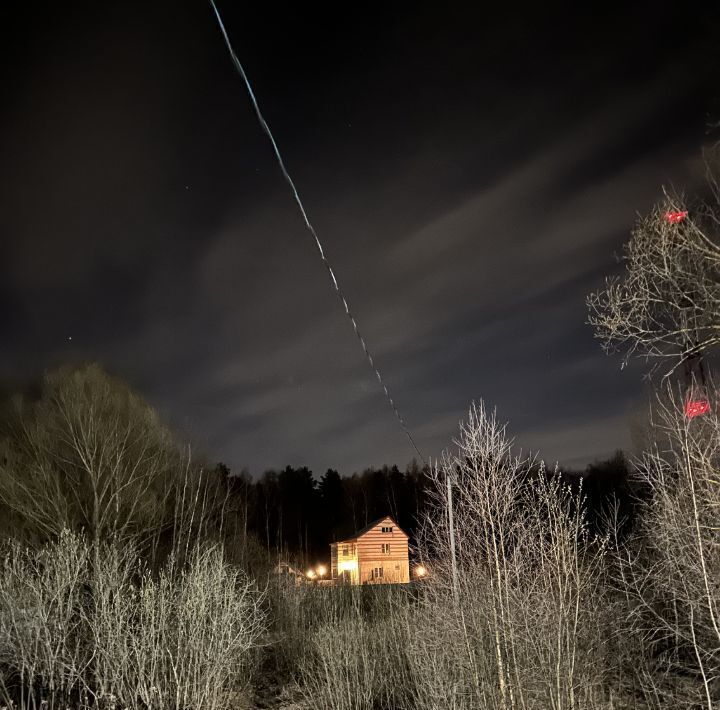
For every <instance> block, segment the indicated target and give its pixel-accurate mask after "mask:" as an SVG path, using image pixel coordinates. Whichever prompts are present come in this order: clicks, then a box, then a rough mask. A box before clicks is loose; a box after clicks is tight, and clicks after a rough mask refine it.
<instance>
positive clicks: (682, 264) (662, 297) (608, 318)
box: [587, 163, 720, 372]
mask: <svg viewBox="0 0 720 710" xmlns="http://www.w3.org/2000/svg"><path fill="white" fill-rule="evenodd" d="M708 165H710V163H708ZM708 178H709V180H708V182H709V186H710V194H711V195H712V198H711V199H710V200H709V201H708V202H707V203H705V204H702V205H699V206H698V207H697V208H694V209H692V210H689V209H688V207H687V206H686V205H685V202H684V200H683V199H682V198H681V197H676V196H672V195H670V194H667V193H666V194H665V197H664V199H663V200H662V201H661V202H660V203H659V204H658V205H656V206H655V208H654V209H653V210H652V211H651V212H650V214H649V215H647V216H646V217H643V218H641V219H640V220H639V221H638V223H637V225H636V226H635V229H634V230H633V232H632V237H631V239H630V241H629V242H628V243H627V244H626V245H625V247H624V254H623V257H622V261H623V262H624V264H625V271H624V274H623V275H622V276H621V277H613V278H609V279H608V280H607V282H606V286H605V288H604V289H602V290H600V291H598V292H596V293H593V294H591V295H590V296H589V297H588V299H587V303H588V308H589V311H590V318H589V321H590V323H591V324H592V325H593V326H594V327H595V334H596V337H598V338H599V339H600V340H602V341H603V345H604V347H605V349H606V350H608V351H610V350H614V349H623V350H624V351H625V358H624V362H623V364H626V363H627V362H628V360H629V359H630V358H631V357H633V356H640V357H644V358H646V359H652V360H654V361H655V363H656V365H660V366H661V367H662V368H663V369H664V370H665V371H666V372H672V371H673V370H674V369H675V368H676V367H677V366H678V365H679V364H681V363H683V362H685V361H687V360H688V359H691V358H695V357H698V356H701V355H702V354H704V353H706V352H707V351H709V350H710V349H712V348H714V347H715V346H716V345H717V344H718V343H720V245H719V244H720V234H719V228H720V191H718V186H717V182H716V180H715V178H714V176H713V173H712V171H711V170H710V168H708Z"/></svg>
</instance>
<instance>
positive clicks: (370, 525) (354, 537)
mask: <svg viewBox="0 0 720 710" xmlns="http://www.w3.org/2000/svg"><path fill="white" fill-rule="evenodd" d="M384 520H389V521H390V522H391V523H392V524H393V525H394V526H395V527H396V528H397V529H398V532H401V533H402V534H403V535H405V537H407V536H408V535H407V533H406V532H405V531H404V530H403V529H402V528H401V527H400V526H399V525H398V524H397V523H396V522H395V520H394V519H393V518H391V517H390V516H389V515H383V516H382V518H378V519H377V520H373V521H372V522H371V523H368V524H367V525H366V526H365V527H364V528H360V530H358V531H357V532H355V533H353V534H352V535H351V536H350V537H347V538H345V539H344V540H338V541H337V542H336V543H334V544H336V545H339V544H341V543H343V542H351V541H352V540H357V539H358V538H359V537H361V536H363V535H364V534H365V533H366V532H369V531H370V530H372V529H373V528H374V527H375V526H376V525H379V524H380V523H382V522H383V521H384Z"/></svg>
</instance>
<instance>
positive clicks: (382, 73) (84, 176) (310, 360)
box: [0, 3, 717, 471]
mask: <svg viewBox="0 0 720 710" xmlns="http://www.w3.org/2000/svg"><path fill="white" fill-rule="evenodd" d="M106 5H107V7H105V8H104V9H100V8H99V7H98V6H93V9H89V10H88V11H87V12H86V13H83V12H79V11H77V10H72V11H71V10H68V11H67V12H68V13H69V14H66V13H64V12H60V11H59V10H58V9H57V8H55V9H54V10H52V11H50V12H51V14H50V15H48V16H43V15H42V13H40V15H39V16H40V17H44V20H42V21H41V22H40V24H37V23H35V24H33V23H28V21H27V20H28V17H27V16H18V17H16V18H15V26H16V27H17V28H18V34H17V36H16V39H15V42H14V43H13V44H11V45H10V47H9V49H7V50H6V51H8V52H9V57H10V60H11V61H12V64H13V66H15V68H16V69H17V71H16V73H15V79H14V81H13V82H12V83H11V84H10V86H9V91H10V100H9V101H8V102H7V104H6V106H5V108H4V109H3V115H2V126H0V128H2V133H0V147H1V148H2V151H3V155H5V156H6V158H5V159H4V160H3V164H2V166H1V167H0V186H2V197H0V203H1V204H0V206H1V207H2V216H1V217H0V220H1V222H2V223H1V224H0V227H1V228H2V234H3V240H2V242H1V243H0V257H1V258H2V260H1V262H0V276H1V277H2V278H1V280H0V297H1V298H0V316H2V318H3V324H4V326H5V335H6V337H5V338H4V344H3V345H4V347H3V348H2V350H1V351H0V375H2V377H3V378H4V379H5V380H13V381H14V380H17V379H22V378H23V377H31V376H33V374H35V373H37V372H38V371H40V370H42V369H43V368H46V367H49V366H52V365H53V364H57V363H59V362H64V361H73V360H82V359H98V360H100V361H102V362H103V363H105V364H106V366H107V367H109V368H110V369H111V370H113V371H114V372H116V373H117V374H119V375H120V376H122V377H125V378H126V379H128V380H129V381H131V382H132V383H133V384H134V385H135V386H137V387H138V388H139V389H141V390H142V391H143V392H144V393H145V394H146V395H147V396H148V397H149V398H150V399H151V401H152V402H153V403H154V404H155V405H156V406H158V408H159V409H160V410H161V411H162V412H163V413H164V414H165V415H166V416H167V417H168V418H170V419H171V421H172V422H173V423H174V424H175V425H176V426H177V427H179V428H181V429H182V430H184V431H185V432H187V433H188V434H189V435H191V436H192V437H193V439H194V440H195V441H196V444H197V446H198V447H199V448H201V449H203V450H205V451H207V452H208V453H210V454H211V455H212V456H214V457H216V458H221V459H223V460H225V461H227V462H228V463H230V464H231V465H233V466H234V467H241V466H249V467H250V468H251V469H252V470H254V471H258V470H260V469H262V468H264V467H270V466H281V465H284V464H286V463H292V464H307V465H309V466H311V467H313V468H314V469H315V470H316V471H320V470H322V469H324V468H325V467H327V466H334V467H339V468H340V469H342V470H344V471H351V470H353V469H357V468H361V467H364V466H367V465H372V464H380V463H385V462H398V463H403V462H405V461H407V460H409V459H410V458H411V457H412V453H413V452H412V450H411V448H410V447H409V445H408V442H407V441H406V440H405V439H404V437H403V434H402V431H401V430H400V428H399V427H398V426H397V422H396V421H395V420H394V418H393V416H392V412H391V411H390V409H389V407H388V406H387V403H386V402H385V401H384V399H383V397H382V394H381V392H380V390H379V388H378V386H377V382H376V381H375V380H374V379H373V376H372V373H371V372H370V370H369V368H368V367H367V363H366V362H365V360H364V356H363V354H362V352H361V350H360V348H359V346H358V344H357V341H356V340H355V338H354V335H353V333H352V329H351V327H350V325H349V323H348V322H347V321H346V320H345V318H344V315H343V313H342V309H341V307H340V304H339V303H338V301H337V299H336V298H335V296H334V295H333V292H332V290H331V288H330V284H329V282H328V279H327V275H326V273H325V271H324V269H323V267H322V264H321V263H320V261H319V259H318V258H317V254H316V252H315V247H314V244H313V241H312V238H311V237H310V236H309V235H308V234H307V233H306V232H305V231H304V229H303V225H302V223H301V221H300V218H299V216H298V214H297V211H296V209H295V208H294V206H293V203H292V200H291V197H290V195H289V193H288V191H287V189H286V186H285V185H284V183H283V182H282V180H281V177H280V175H279V172H278V170H277V166H276V165H275V164H274V162H273V158H272V153H271V150H270V148H269V146H268V144H267V141H266V139H265V137H264V136H263V135H262V133H261V132H260V130H259V128H258V126H257V124H256V122H255V120H254V117H253V116H252V113H251V111H250V110H249V105H248V102H247V99H246V96H245V94H244V91H243V87H242V85H241V83H240V80H239V78H238V77H237V76H236V75H234V73H233V71H232V67H231V65H230V62H229V59H228V58H227V56H226V54H225V52H224V48H223V46H222V41H221V37H220V36H219V33H218V31H217V28H216V27H215V26H213V22H212V16H211V14H210V12H209V8H206V7H204V6H203V5H202V3H199V4H195V5H192V6H191V5H188V6H182V7H178V6H177V5H175V4H174V5H172V6H169V5H168V6H166V5H164V4H163V3H158V4H153V7H152V8H147V7H146V6H145V5H135V4H133V3H122V4H120V3H118V4H117V6H115V5H113V4H112V3H107V4H106ZM228 5H230V4H229V3H228ZM221 8H222V9H223V10H225V11H226V20H227V24H228V28H229V30H230V32H231V34H232V35H233V38H234V40H235V43H236V46H237V49H238V52H239V54H240V55H241V56H242V57H243V59H244V60H245V61H246V62H247V67H248V70H249V72H250V75H251V77H252V78H253V79H254V80H255V84H256V90H257V93H258V96H259V98H260V100H261V102H262V103H263V105H264V107H265V109H266V112H267V116H268V118H269V120H270V122H271V124H272V125H273V127H274V129H275V132H276V134H277V137H278V140H279V142H280V145H281V147H282V148H283V150H284V151H285V155H286V160H287V163H288V165H289V167H290V169H291V171H292V172H293V174H294V176H295V177H296V180H297V182H298V185H299V187H300V190H301V193H302V195H303V198H304V199H305V202H306V205H307V207H308V209H309V211H310V213H311V215H312V218H313V220H314V222H315V225H316V227H317V228H318V231H319V233H320V235H321V238H322V239H323V240H324V241H325V245H326V250H327V253H328V255H329V256H330V258H331V260H332V261H333V263H334V265H335V267H336V272H337V274H338V277H339V279H340V280H341V282H342V284H343V286H344V289H345V291H346V293H347V295H348V298H349V300H350V303H351V307H352V309H353V311H354V312H355V314H356V315H357V317H358V321H359V323H360V327H361V329H362V331H363V333H364V335H365V337H366V339H367V341H368V342H369V344H370V346H371V348H372V349H373V352H374V354H375V355H376V358H377V361H378V363H379V365H380V367H381V369H382V371H383V372H384V375H385V377H386V378H387V381H388V383H389V385H390V388H391V390H392V392H393V394H394V395H395V397H396V400H397V402H398V405H399V407H400V408H401V410H402V412H403V415H404V416H405V418H406V420H407V422H408V424H409V425H410V427H411V429H412V430H413V432H414V434H415V436H416V438H417V440H418V443H419V445H420V447H421V449H422V450H423V451H424V452H426V453H427V454H428V455H432V456H436V455H437V454H438V453H439V452H440V450H441V448H442V447H444V446H446V445H448V444H449V443H450V441H451V438H452V436H453V435H454V434H455V433H456V429H457V422H458V420H459V419H461V418H462V417H463V415H464V412H465V411H466V408H467V406H468V404H469V402H470V400H471V399H473V398H480V397H482V398H484V399H485V400H486V401H487V402H488V403H490V404H491V405H493V406H494V405H496V406H497V407H498V412H499V415H500V416H501V417H503V418H507V419H510V420H511V422H512V429H513V432H514V433H515V434H516V435H517V437H518V441H519V443H521V444H522V445H523V446H526V447H530V448H541V449H542V450H543V452H544V453H546V455H547V456H548V457H549V458H551V459H555V458H559V459H561V460H562V461H565V462H572V463H576V464H580V463H583V462H586V461H588V460H591V459H593V458H595V457H598V456H601V455H605V454H607V453H609V452H611V451H612V450H613V449H615V448H617V447H627V446H629V445H630V443H631V442H630V437H629V433H628V432H629V426H628V420H629V418H630V417H631V416H632V412H633V410H634V407H636V403H637V402H638V401H639V400H640V399H641V397H642V395H641V387H642V385H641V381H640V377H639V370H638V369H637V368H636V369H632V370H631V371H624V372H620V371H619V363H618V362H617V361H613V360H609V359H607V358H605V357H604V355H603V354H602V352H601V351H600V349H599V347H598V345H597V343H596V342H595V341H594V340H593V337H592V333H591V331H590V329H589V328H588V327H587V326H586V325H585V320H586V313H585V307H584V298H585V295H586V294H587V293H588V292H589V291H590V290H591V289H593V288H596V287H597V286H598V285H600V284H601V283H602V278H603V275H604V274H606V273H609V272H610V271H612V270H613V269H614V268H616V265H615V263H614V260H613V254H614V252H616V251H617V250H618V249H619V247H620V245H621V243H622V241H623V240H624V239H626V238H627V235H628V232H629V228H630V226H631V225H632V223H633V221H634V219H635V216H636V214H637V212H639V211H640V212H642V211H643V210H646V209H647V208H648V207H649V206H650V205H651V204H652V202H653V200H654V199H655V198H656V197H657V195H658V192H659V188H660V186H661V184H662V183H664V182H668V181H678V182H680V183H683V182H687V181H691V180H693V179H695V175H696V172H697V171H696V168H695V165H694V161H695V160H696V158H697V155H698V152H699V148H700V145H701V143H702V141H703V140H704V139H705V133H704V131H705V123H706V118H707V111H708V110H710V107H711V106H712V99H713V98H714V97H713V96H712V93H711V92H712V90H713V89H712V87H713V86H714V83H713V81H711V79H712V78H715V68H714V66H713V64H712V61H711V60H712V58H713V57H714V51H713V50H712V44H711V37H712V36H713V33H712V27H714V26H715V25H714V23H715V22H716V20H717V17H716V13H715V11H713V10H711V9H708V8H706V9H704V10H703V11H702V12H703V15H701V16H696V17H695V18H690V17H688V16H687V13H686V14H684V15H683V14H680V13H679V12H678V11H677V10H676V11H674V12H673V13H670V12H669V11H663V10H661V9H658V8H657V7H656V6H655V5H653V6H652V8H653V11H652V12H647V10H648V9H649V8H650V5H648V6H647V7H645V8H644V10H642V9H638V8H635V7H633V8H625V9H624V10H622V11H621V12H619V14H615V15H613V14H612V13H610V14H608V15H606V16H603V17H599V16H595V17H590V16H588V17H585V16H583V15H582V13H580V12H577V11H575V12H573V13H571V14H569V15H568V14H567V13H565V14H555V13H554V12H553V11H552V9H548V8H544V9H543V11H542V12H540V11H539V10H528V11H527V12H526V13H523V12H520V11H516V10H513V12H510V11H504V10H502V9H497V8H496V9H494V10H492V11H487V10H485V11H483V12H480V11H474V10H473V11H470V10H468V11H467V12H465V11H461V10H459V9H456V10H455V11H447V12H446V14H444V15H443V14H442V13H441V14H440V15H438V11H437V7H436V6H432V7H431V6H430V5H427V6H425V5H421V6H417V7H414V8H413V11H412V12H404V11H402V10H401V9H400V8H399V6H398V7H397V8H395V9H392V10H387V9H385V10H383V12H382V14H377V15H375V14H374V12H375V11H374V10H373V9H372V8H367V9H366V11H365V10H364V11H363V12H362V13H360V12H359V11H358V12H356V13H355V14H354V15H353V14H352V13H353V12H354V11H352V10H348V11H347V12H348V13H349V14H348V15H346V16H340V15H337V16H326V15H324V14H323V13H322V12H320V11H319V10H317V11H309V14H306V13H304V12H300V11H299V10H298V9H297V8H295V9H293V10H288V11H287V13H283V12H278V11H274V12H270V11H269V10H268V11H263V10H260V9H255V10H253V11H252V12H250V11H244V12H240V11H239V9H238V7H227V8H224V7H223V5H222V4H221ZM561 20H562V22H564V23H565V25H564V26H563V27H562V28H561V27H560V25H559V24H558V23H559V22H560V21H561ZM608 28H610V29H611V30H612V31H610V30H609V29H608ZM664 38H665V39H664ZM69 338H72V340H70V339H69Z"/></svg>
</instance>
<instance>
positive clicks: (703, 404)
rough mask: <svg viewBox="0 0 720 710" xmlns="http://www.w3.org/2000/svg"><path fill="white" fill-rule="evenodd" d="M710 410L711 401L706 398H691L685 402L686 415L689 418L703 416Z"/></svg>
mask: <svg viewBox="0 0 720 710" xmlns="http://www.w3.org/2000/svg"><path fill="white" fill-rule="evenodd" d="M709 411H710V402H708V401H707V400H706V399H689V400H688V401H687V402H686V403H685V415H686V416H687V417H688V419H692V418H693V417H701V416H702V415H703V414H707V413H708V412H709Z"/></svg>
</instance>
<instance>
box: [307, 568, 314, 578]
mask: <svg viewBox="0 0 720 710" xmlns="http://www.w3.org/2000/svg"><path fill="white" fill-rule="evenodd" d="M305 576H306V577H307V578H308V579H315V577H316V574H315V570H313V569H309V570H308V571H307V572H306V573H305Z"/></svg>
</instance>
